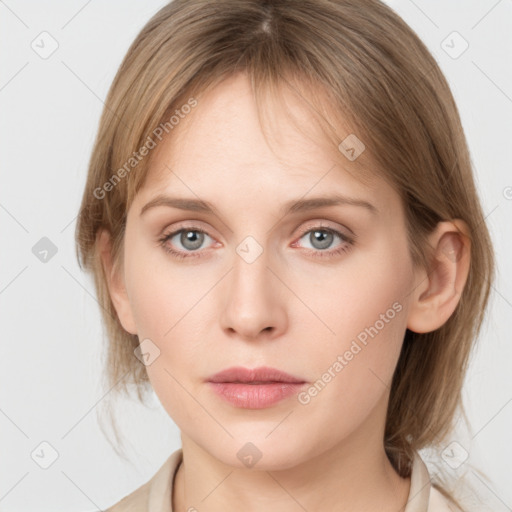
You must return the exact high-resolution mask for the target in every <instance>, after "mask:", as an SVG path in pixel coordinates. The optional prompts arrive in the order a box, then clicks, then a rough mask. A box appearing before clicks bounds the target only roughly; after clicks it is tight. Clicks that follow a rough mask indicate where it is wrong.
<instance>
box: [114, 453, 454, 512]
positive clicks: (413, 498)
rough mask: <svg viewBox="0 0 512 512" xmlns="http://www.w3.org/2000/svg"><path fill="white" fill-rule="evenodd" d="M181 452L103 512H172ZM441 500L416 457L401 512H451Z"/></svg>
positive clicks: (442, 498) (173, 455) (420, 460)
mask: <svg viewBox="0 0 512 512" xmlns="http://www.w3.org/2000/svg"><path fill="white" fill-rule="evenodd" d="M182 459H183V451H182V449H181V448H180V449H178V450H176V451H175V452H173V453H172V454H171V455H170V456H169V458H168V459H167V460H166V461H165V462H164V464H163V465H162V466H161V467H160V469H159V470H158V471H157V472H156V473H155V474H154V475H153V476H152V477H151V479H150V480H148V481H147V482H146V483H145V484H143V485H141V486H140V487H139V488H138V489H135V491H133V492H132V493H130V494H128V495H127V496H125V497H124V498H123V499H122V500H120V501H118V502H117V503H115V504H114V505H112V506H111V507H110V508H108V509H107V510H106V511H105V512H172V489H173V486H174V477H175V475H176V471H177V469H178V466H179V465H180V463H181V461H182ZM453 510H454V509H452V508H450V507H449V505H448V502H447V500H446V499H445V498H444V496H443V495H442V494H441V493H440V492H439V491H438V490H437V489H435V488H434V487H433V486H432V485H431V484H430V476H429V474H428V470H427V467H426V466H425V463H424V462H423V460H422V459H421V457H420V456H419V455H418V454H416V455H415V458H414V461H413V465H412V472H411V489H410V492H409V498H408V500H407V506H406V507H405V510H404V512H453Z"/></svg>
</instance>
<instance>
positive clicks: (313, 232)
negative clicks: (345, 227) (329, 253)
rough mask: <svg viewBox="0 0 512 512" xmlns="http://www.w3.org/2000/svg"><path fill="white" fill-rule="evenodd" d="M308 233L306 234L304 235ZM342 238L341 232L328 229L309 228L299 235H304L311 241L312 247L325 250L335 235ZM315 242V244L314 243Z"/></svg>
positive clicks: (303, 236)
mask: <svg viewBox="0 0 512 512" xmlns="http://www.w3.org/2000/svg"><path fill="white" fill-rule="evenodd" d="M306 235H308V236H306ZM336 236H337V237H338V238H342V235H341V233H337V232H336V231H334V230H330V229H325V228H323V229H318V228H317V229H310V230H309V231H307V232H306V233H304V235H302V236H301V239H302V238H305V237H306V240H308V241H309V242H311V243H312V244H313V249H317V250H322V251H323V250H325V249H328V248H329V246H330V245H331V244H332V242H333V240H334V238H335V237H336ZM315 244H316V245H315Z"/></svg>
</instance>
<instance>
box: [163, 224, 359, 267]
mask: <svg viewBox="0 0 512 512" xmlns="http://www.w3.org/2000/svg"><path fill="white" fill-rule="evenodd" d="M187 231H188V232H190V231H193V232H194V233H203V234H205V235H208V233H207V232H206V231H204V230H203V229H200V228H197V227H194V226H192V227H182V228H180V229H178V230H175V231H173V232H172V233H168V234H164V235H163V236H162V237H161V238H159V239H158V243H159V245H161V246H162V247H163V249H164V250H165V252H167V253H169V254H171V255H172V256H173V257H175V258H177V259H180V260H182V259H185V258H201V257H202V254H201V253H200V252H199V251H194V252H190V251H189V253H184V252H182V251H176V250H174V249H172V248H171V247H170V246H169V245H168V244H167V241H168V240H170V239H171V238H173V237H174V236H175V235H177V234H178V233H181V232H187ZM313 231H322V232H326V233H330V234H333V235H336V236H338V237H339V238H340V239H341V240H342V242H344V243H343V244H342V245H341V246H340V247H338V248H337V249H333V250H330V251H329V250H324V251H322V250H319V249H317V250H315V249H307V251H308V252H309V253H313V256H314V257H316V258H328V257H334V256H338V255H339V254H342V253H344V252H348V251H350V249H351V248H352V246H353V245H354V242H355V241H354V239H353V238H351V237H349V236H347V235H344V234H343V233H340V232H339V231H337V230H336V229H333V228H328V227H323V226H317V227H314V228H310V229H308V230H306V231H304V232H303V233H302V234H301V235H300V236H299V240H300V239H301V238H302V237H303V236H304V235H307V234H308V233H311V232H313ZM208 236H210V235H208Z"/></svg>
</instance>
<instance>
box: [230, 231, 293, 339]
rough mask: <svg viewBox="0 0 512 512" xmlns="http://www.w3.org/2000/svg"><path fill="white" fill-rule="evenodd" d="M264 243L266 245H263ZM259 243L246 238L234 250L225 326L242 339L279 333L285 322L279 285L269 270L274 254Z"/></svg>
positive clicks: (254, 238) (251, 238)
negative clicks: (271, 332)
mask: <svg viewBox="0 0 512 512" xmlns="http://www.w3.org/2000/svg"><path fill="white" fill-rule="evenodd" d="M263 243H264V242H263ZM263 243H260V242H259V241H258V240H256V237H254V236H250V235H249V236H246V237H245V238H244V239H243V240H242V241H241V242H240V243H239V244H238V245H237V246H236V248H235V254H234V258H233V269H232V271H231V272H230V278H229V279H230V282H229V289H228V292H227V297H226V300H225V301H224V302H223V304H224V311H223V313H222V322H223V327H224V328H228V329H232V330H234V331H237V332H238V333H239V334H240V335H241V336H243V337H251V338H252V337H255V336H257V335H258V334H259V333H260V332H261V331H263V330H265V329H266V330H268V329H269V328H271V330H273V331H280V330H281V329H282V328H283V322H284V320H285V310H284V305H283V304H280V303H279V300H280V298H281V297H282V293H280V291H279V290H277V288H276V287H278V286H279V282H278V280H277V279H276V277H275V276H274V274H273V272H272V271H271V270H269V268H268V267H271V266H272V258H271V253H270V252H269V251H268V249H266V248H265V247H264V246H263Z"/></svg>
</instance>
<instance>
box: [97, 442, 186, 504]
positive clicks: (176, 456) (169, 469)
mask: <svg viewBox="0 0 512 512" xmlns="http://www.w3.org/2000/svg"><path fill="white" fill-rule="evenodd" d="M182 453H183V452H182V450H181V448H180V449H178V450H176V451H175V452H174V453H172V454H171V455H170V456H169V457H168V458H167V460H166V461H165V462H164V463H163V464H162V465H161V466H160V468H159V469H158V471H157V472H156V473H155V474H154V475H153V476H152V477H151V478H150V479H149V480H148V481H147V482H146V483H144V484H143V485H141V486H140V487H138V488H137V489H135V490H134V491H132V492H131V493H130V494H128V495H127V496H125V497H124V498H122V499H121V500H120V501H118V502H117V503H114V504H113V505H111V506H110V507H109V508H107V509H106V510H105V512H164V511H165V512H172V488H173V484H174V477H175V475H176V471H177V468H178V466H179V465H180V463H181V460H182V457H183V455H182Z"/></svg>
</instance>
